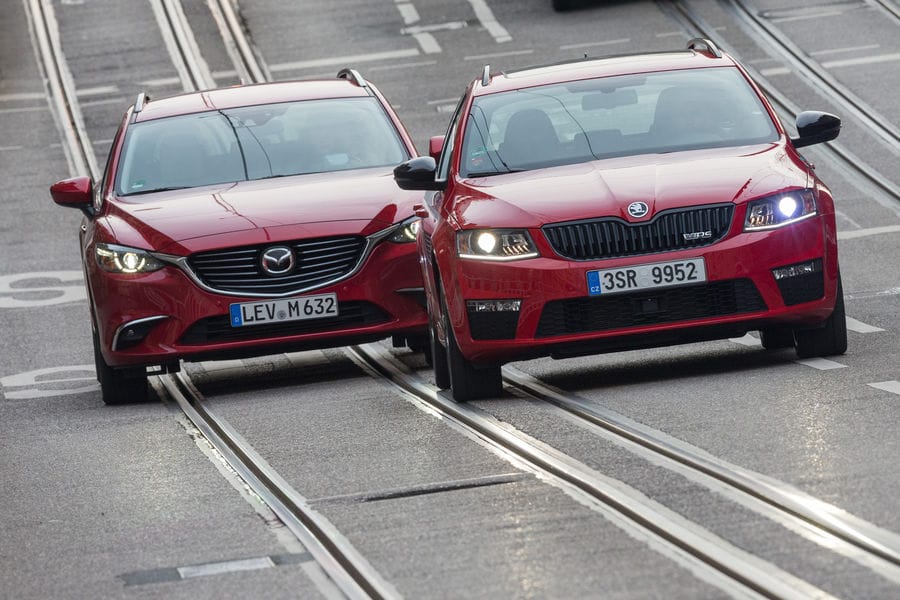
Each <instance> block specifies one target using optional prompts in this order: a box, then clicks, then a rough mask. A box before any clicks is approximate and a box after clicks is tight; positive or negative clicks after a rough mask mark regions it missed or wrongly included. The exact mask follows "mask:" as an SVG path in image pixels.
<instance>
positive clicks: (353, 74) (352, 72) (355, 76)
mask: <svg viewBox="0 0 900 600" xmlns="http://www.w3.org/2000/svg"><path fill="white" fill-rule="evenodd" d="M337 76H338V78H339V79H349V80H350V81H352V82H353V83H355V84H356V85H358V86H359V87H361V88H367V87H369V84H368V83H366V80H365V79H363V76H362V75H360V74H359V71H357V70H356V69H350V68H346V69H341V70H340V71H338V74H337Z"/></svg>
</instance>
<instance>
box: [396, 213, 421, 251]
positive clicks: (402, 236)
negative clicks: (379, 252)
mask: <svg viewBox="0 0 900 600" xmlns="http://www.w3.org/2000/svg"><path fill="white" fill-rule="evenodd" d="M420 223H421V220H420V219H419V217H413V218H411V219H407V220H406V221H404V222H403V223H401V224H400V227H398V228H397V231H395V232H394V233H393V235H391V237H389V238H388V239H389V240H391V241H392V242H397V243H398V244H403V243H405V242H414V241H416V233H418V231H419V224H420Z"/></svg>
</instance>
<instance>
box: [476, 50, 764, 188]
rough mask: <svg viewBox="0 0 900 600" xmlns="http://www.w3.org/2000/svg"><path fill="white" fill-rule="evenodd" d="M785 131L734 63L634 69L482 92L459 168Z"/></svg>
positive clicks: (723, 143)
mask: <svg viewBox="0 0 900 600" xmlns="http://www.w3.org/2000/svg"><path fill="white" fill-rule="evenodd" d="M777 139H778V132H777V130H776V128H775V126H774V124H773V122H772V119H771V118H770V116H769V114H768V112H767V111H766V110H765V108H764V106H763V104H762V102H761V101H760V99H759V97H758V96H757V94H756V92H755V91H754V90H753V88H751V87H750V85H749V83H748V82H747V80H746V79H744V77H743V75H742V74H741V73H740V72H739V71H738V70H737V69H735V68H732V67H723V68H712V69H691V70H683V71H668V72H661V73H648V74H641V75H627V76H620V77H607V78H601V79H590V80H585V81H574V82H567V83H563V84H554V85H547V86H541V87H535V88H523V89H520V90H516V91H512V92H503V93H498V94H492V95H487V96H482V97H480V98H477V99H476V100H475V103H474V105H473V107H472V111H471V113H470V116H469V119H468V122H467V126H466V133H465V143H464V148H463V161H462V164H461V168H460V170H461V172H462V174H463V176H468V177H475V176H486V175H493V174H497V173H508V172H511V171H521V170H528V169H536V168H542V167H548V166H554V165H560V164H571V163H577V162H585V161H589V160H597V159H602V158H609V157H615V156H627V155H634V154H650V153H666V152H677V151H681V150H694V149H698V148H715V147H728V146H743V145H750V144H759V143H765V142H774V141H776V140H777Z"/></svg>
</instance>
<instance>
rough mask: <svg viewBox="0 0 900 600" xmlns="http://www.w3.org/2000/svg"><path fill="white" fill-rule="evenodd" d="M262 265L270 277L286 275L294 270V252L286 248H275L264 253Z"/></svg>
mask: <svg viewBox="0 0 900 600" xmlns="http://www.w3.org/2000/svg"><path fill="white" fill-rule="evenodd" d="M261 263H262V270H263V271H264V272H265V273H266V274H268V275H286V274H288V273H290V272H291V271H293V270H294V252H293V251H292V250H291V249H290V248H288V247H286V246H275V247H274V248H269V249H267V250H266V251H265V252H263V254H262V260H261Z"/></svg>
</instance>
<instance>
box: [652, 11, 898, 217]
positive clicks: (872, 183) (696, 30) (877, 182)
mask: <svg viewBox="0 0 900 600" xmlns="http://www.w3.org/2000/svg"><path fill="white" fill-rule="evenodd" d="M732 3H733V2H732ZM656 4H657V6H658V7H659V9H660V11H662V13H663V14H666V15H668V16H669V17H670V18H671V19H672V20H673V21H675V22H676V23H678V24H679V25H680V26H681V28H682V29H683V30H684V31H685V33H687V35H688V36H689V37H705V38H708V39H711V40H713V41H714V42H716V44H718V45H719V46H720V47H721V48H722V49H724V50H726V51H728V52H729V53H731V54H735V51H734V49H733V48H732V47H731V45H730V44H729V43H728V42H727V41H725V40H722V39H720V36H719V34H718V32H717V31H716V30H715V28H713V27H712V26H710V25H709V24H708V23H707V22H706V20H705V19H703V17H702V16H701V15H699V14H698V13H697V11H696V10H694V9H693V8H691V7H690V6H689V5H688V4H687V3H686V2H684V0H675V1H674V2H664V1H662V0H657V3H656ZM748 68H749V69H750V70H751V71H753V78H754V80H755V81H756V82H757V83H758V84H759V85H760V87H761V88H762V89H763V91H764V92H765V94H766V95H767V96H768V98H769V100H771V102H772V104H773V105H774V106H775V109H776V111H778V112H779V114H780V116H781V117H782V119H786V120H788V121H791V120H793V118H794V117H796V115H797V114H799V112H800V110H801V109H800V107H798V106H797V105H796V104H795V103H794V102H793V101H791V100H790V99H789V98H788V97H787V96H786V95H785V94H783V93H782V92H781V91H779V90H778V89H777V88H776V87H775V86H774V85H772V84H771V83H770V82H768V81H767V80H766V78H765V77H763V76H762V75H761V74H760V73H758V72H755V69H753V68H752V67H748ZM818 81H819V85H820V86H821V89H824V90H826V91H828V90H831V88H830V87H828V86H829V83H828V80H827V79H822V78H820V79H819V80H818ZM835 94H837V92H835ZM835 97H836V98H837V101H838V105H839V106H840V107H842V108H844V109H846V110H847V111H848V112H850V113H852V114H854V115H856V113H857V112H858V111H859V110H860V108H858V107H852V106H850V105H849V104H847V102H843V101H841V100H840V97H839V96H835ZM859 103H862V101H861V100H860V101H859ZM862 104H864V103H862ZM892 130H896V128H886V129H883V130H882V135H883V136H886V137H887V138H890V137H892V135H893V134H892V133H891V131H892ZM882 135H878V136H876V139H879V140H884V141H885V143H887V141H886V140H885V137H882ZM820 148H821V152H823V153H824V154H825V155H826V156H827V157H828V158H829V159H830V160H831V162H832V163H833V164H834V165H835V166H836V167H838V168H839V169H840V170H841V171H842V172H844V173H845V174H846V175H847V176H848V177H849V178H850V179H852V180H853V181H855V182H856V183H857V184H859V185H860V187H862V188H863V189H868V190H870V191H872V192H874V193H875V198H876V199H877V200H878V201H879V202H880V203H881V204H882V205H884V206H886V207H889V208H891V209H892V210H895V211H896V210H897V208H898V207H897V204H898V203H900V186H898V185H897V184H895V183H894V182H893V181H891V180H890V179H889V178H887V177H885V176H884V175H882V174H881V173H879V172H878V171H877V170H876V169H875V168H873V167H872V166H870V165H868V164H866V162H865V161H863V160H862V159H861V158H859V156H857V155H856V154H855V153H853V152H851V151H850V150H849V149H847V148H846V147H844V146H843V145H842V144H840V143H839V142H828V143H827V144H822V145H821V146H820ZM896 148H897V142H896V141H895V142H894V146H892V147H890V151H892V152H896Z"/></svg>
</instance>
